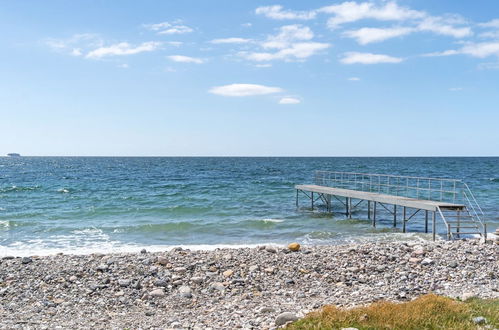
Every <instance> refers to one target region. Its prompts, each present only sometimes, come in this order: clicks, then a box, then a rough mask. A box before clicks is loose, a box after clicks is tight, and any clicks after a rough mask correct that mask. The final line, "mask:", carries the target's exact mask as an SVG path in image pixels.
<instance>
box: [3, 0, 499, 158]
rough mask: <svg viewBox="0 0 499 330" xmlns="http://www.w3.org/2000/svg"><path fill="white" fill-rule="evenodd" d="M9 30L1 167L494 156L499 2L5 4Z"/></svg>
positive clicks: (498, 147)
mask: <svg viewBox="0 0 499 330" xmlns="http://www.w3.org/2000/svg"><path fill="white" fill-rule="evenodd" d="M0 30H1V31H2V33H0V155H5V154H7V153H10V152H18V153H21V154H22V155H33V156H44V155H54V156H57V155H58V156H497V155H499V126H498V125H499V111H498V110H499V2H498V1H497V0H476V1H455V0H439V1H434V0H417V1H416V0H399V1H383V0H373V1H363V0H360V1H277V2H275V1H225V0H224V1H221V0H212V1H205V0H203V1H201V0H199V1H192V0H183V1H159V0H158V1H151V0H143V1H129V0H120V1H104V0H102V1H97V0H85V1H79V0H73V1H66V0H60V1H56V0H48V1H28V0H25V1H0Z"/></svg>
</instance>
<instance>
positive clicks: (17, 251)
mask: <svg viewBox="0 0 499 330" xmlns="http://www.w3.org/2000/svg"><path fill="white" fill-rule="evenodd" d="M261 245H266V246H268V245H270V246H275V247H284V245H283V244H278V243H274V242H267V243H259V244H193V245H189V244H186V245H182V244H180V245H140V244H123V243H119V242H111V241H108V242H99V243H97V244H95V243H94V244H92V245H85V246H77V247H75V246H73V247H70V246H66V247H62V246H61V247H46V246H44V244H43V242H42V240H31V241H27V242H26V243H14V244H12V245H10V246H3V247H1V249H0V257H5V256H15V257H26V256H48V255H55V254H58V253H64V254H73V255H86V254H92V253H138V252H140V251H141V250H142V249H146V250H147V251H149V252H164V251H170V250H172V249H174V248H177V247H181V248H182V249H189V250H192V251H213V250H216V249H242V248H256V247H258V246H261Z"/></svg>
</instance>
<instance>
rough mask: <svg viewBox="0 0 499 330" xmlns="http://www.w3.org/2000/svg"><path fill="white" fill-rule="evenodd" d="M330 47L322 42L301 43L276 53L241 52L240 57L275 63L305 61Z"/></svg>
mask: <svg viewBox="0 0 499 330" xmlns="http://www.w3.org/2000/svg"><path fill="white" fill-rule="evenodd" d="M329 47H330V45H329V44H326V43H320V42H301V43H294V44H292V45H290V46H289V47H288V48H284V49H281V50H279V51H277V52H275V53H268V52H262V53H258V52H255V53H245V52H241V53H240V55H241V56H242V57H244V58H246V59H248V60H251V61H257V62H262V61H273V60H288V61H291V60H304V59H306V58H307V57H310V56H312V55H314V54H316V53H317V52H319V51H321V50H324V49H327V48H329Z"/></svg>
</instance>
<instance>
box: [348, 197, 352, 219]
mask: <svg viewBox="0 0 499 330" xmlns="http://www.w3.org/2000/svg"><path fill="white" fill-rule="evenodd" d="M348 219H352V198H351V197H350V198H349V199H348Z"/></svg>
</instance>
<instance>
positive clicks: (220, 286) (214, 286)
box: [210, 282, 225, 291]
mask: <svg viewBox="0 0 499 330" xmlns="http://www.w3.org/2000/svg"><path fill="white" fill-rule="evenodd" d="M210 288H211V289H212V290H217V291H223V290H225V286H224V285H223V284H222V283H220V282H213V283H211V284H210Z"/></svg>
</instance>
